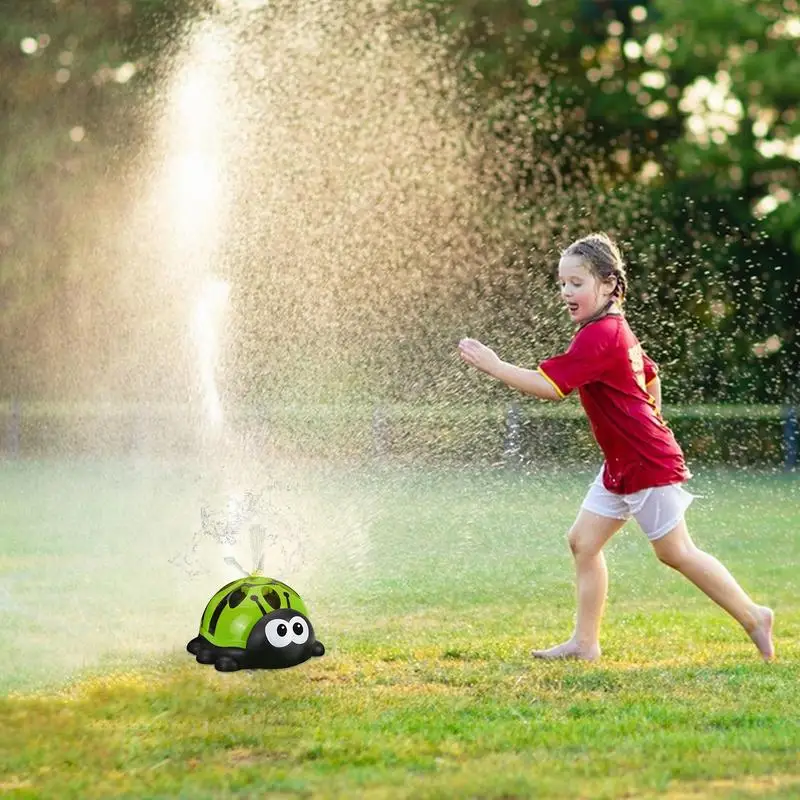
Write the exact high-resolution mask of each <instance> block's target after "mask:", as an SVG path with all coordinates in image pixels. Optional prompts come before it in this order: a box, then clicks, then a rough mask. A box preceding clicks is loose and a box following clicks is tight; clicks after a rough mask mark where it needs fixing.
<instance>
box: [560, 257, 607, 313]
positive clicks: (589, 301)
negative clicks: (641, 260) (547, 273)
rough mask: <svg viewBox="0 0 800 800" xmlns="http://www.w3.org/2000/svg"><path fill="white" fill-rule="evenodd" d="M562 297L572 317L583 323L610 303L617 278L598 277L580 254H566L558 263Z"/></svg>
mask: <svg viewBox="0 0 800 800" xmlns="http://www.w3.org/2000/svg"><path fill="white" fill-rule="evenodd" d="M558 280H559V283H560V284H561V297H562V299H563V300H564V302H565V303H566V304H567V311H569V316H570V319H572V321H573V322H577V323H581V322H585V321H586V320H587V319H590V318H591V317H593V316H594V315H595V314H597V313H598V312H599V311H600V309H602V308H603V307H604V306H605V305H606V303H608V301H609V298H610V297H611V295H612V293H613V291H614V288H615V287H616V283H617V282H616V280H615V279H614V278H613V277H611V278H608V279H606V280H602V279H600V278H598V277H597V276H596V275H595V274H594V273H593V272H592V271H591V270H590V269H589V268H588V267H586V266H585V262H584V260H583V259H582V258H580V257H579V256H564V257H563V258H562V259H561V261H560V262H559V264H558Z"/></svg>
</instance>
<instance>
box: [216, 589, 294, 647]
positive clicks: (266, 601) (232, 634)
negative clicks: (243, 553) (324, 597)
mask: <svg viewBox="0 0 800 800" xmlns="http://www.w3.org/2000/svg"><path fill="white" fill-rule="evenodd" d="M279 608H291V609H293V610H294V611H299V612H300V613H301V614H303V616H305V617H306V618H307V617H308V610H307V609H306V606H305V603H303V601H302V599H301V598H300V595H299V594H297V592H296V591H295V590H294V589H292V588H291V586H287V585H286V584H285V583H282V582H281V581H276V580H274V579H272V578H266V577H262V576H260V575H248V576H247V577H246V578H239V579H238V580H235V581H231V583H228V584H226V585H225V586H223V587H222V588H221V589H220V590H219V591H218V592H217V593H216V594H215V595H214V596H213V597H212V598H211V600H209V601H208V605H207V606H206V608H205V611H203V616H202V618H201V619H200V635H201V636H205V638H206V639H208V641H209V642H211V644H215V645H217V647H241V648H245V647H246V646H247V637H248V636H249V635H250V631H251V630H252V629H253V626H254V625H255V624H256V622H258V621H259V620H260V619H261V618H262V617H264V615H265V614H269V613H270V612H272V611H277V610H278V609H279Z"/></svg>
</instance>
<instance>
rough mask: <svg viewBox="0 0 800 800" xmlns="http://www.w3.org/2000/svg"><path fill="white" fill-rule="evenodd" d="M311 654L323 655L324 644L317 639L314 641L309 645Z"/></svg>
mask: <svg viewBox="0 0 800 800" xmlns="http://www.w3.org/2000/svg"><path fill="white" fill-rule="evenodd" d="M311 655H312V656H324V655H325V645H324V644H322V642H321V641H320V640H319V639H317V641H316V642H314V644H313V645H312V646H311Z"/></svg>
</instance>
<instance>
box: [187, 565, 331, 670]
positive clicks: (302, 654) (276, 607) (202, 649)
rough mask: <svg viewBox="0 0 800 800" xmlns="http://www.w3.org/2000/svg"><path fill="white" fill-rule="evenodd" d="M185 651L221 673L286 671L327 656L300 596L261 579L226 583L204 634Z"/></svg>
mask: <svg viewBox="0 0 800 800" xmlns="http://www.w3.org/2000/svg"><path fill="white" fill-rule="evenodd" d="M186 649H187V650H188V651H189V652H190V653H191V654H192V655H193V656H195V658H196V659H197V661H198V663H200V664H213V665H214V666H215V667H216V669H218V670H219V671H220V672H234V671H236V670H238V669H284V668H286V667H294V666H296V665H297V664H302V663H303V662H304V661H308V659H309V658H312V657H314V656H321V655H323V654H324V653H325V646H324V645H323V644H322V642H320V641H317V639H316V637H315V636H314V628H313V626H312V625H311V622H310V620H309V619H308V611H307V609H306V606H305V604H304V603H303V601H302V599H301V598H300V595H298V594H297V592H295V591H294V589H292V588H291V587H290V586H287V585H286V584H285V583H282V582H281V581H277V580H274V579H272V578H266V577H262V576H260V575H257V574H254V575H248V576H247V577H245V578H239V579H238V580H235V581H232V582H231V583H228V584H226V585H225V586H223V587H222V588H221V589H220V590H219V591H218V592H217V593H216V594H215V595H214V596H213V597H212V598H211V600H209V601H208V605H207V606H206V607H205V610H204V611H203V616H202V617H201V619H200V633H199V635H198V636H195V638H194V639H192V640H191V641H190V642H189V643H188V644H187V645H186Z"/></svg>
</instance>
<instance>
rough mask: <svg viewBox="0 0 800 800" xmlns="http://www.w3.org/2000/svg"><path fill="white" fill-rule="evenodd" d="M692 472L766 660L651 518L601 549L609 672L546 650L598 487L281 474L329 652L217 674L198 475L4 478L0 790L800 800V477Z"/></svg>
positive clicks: (112, 467)
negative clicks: (657, 547)
mask: <svg viewBox="0 0 800 800" xmlns="http://www.w3.org/2000/svg"><path fill="white" fill-rule="evenodd" d="M696 471H697V472H699V475H698V477H697V478H696V479H695V480H694V481H693V483H692V486H691V488H692V489H693V491H694V492H695V493H697V494H701V495H703V498H702V499H700V500H698V501H697V502H696V503H695V505H694V506H693V508H692V509H691V510H690V512H689V517H688V518H689V523H690V529H691V530H692V533H693V535H694V537H695V539H696V541H697V542H698V544H700V545H701V546H703V547H704V548H705V549H708V550H710V551H711V552H713V553H714V554H716V555H717V556H718V557H720V558H721V560H723V562H724V563H725V564H726V565H727V566H728V567H729V568H730V569H731V571H732V572H733V573H734V574H735V575H736V576H737V577H738V578H739V580H740V582H741V583H742V584H743V585H744V587H745V588H746V589H747V590H748V591H750V592H751V593H752V594H753V595H754V597H755V598H756V599H757V600H759V601H761V602H764V603H767V604H769V605H772V606H773V607H774V608H775V610H776V612H777V624H776V637H777V645H778V660H777V662H776V663H774V664H771V665H765V664H763V663H761V662H760V661H759V659H758V658H757V654H756V652H755V649H754V648H753V646H752V645H751V644H750V642H749V640H748V639H747V637H746V636H745V635H744V633H743V632H742V631H741V630H740V629H739V628H738V626H737V625H736V624H735V623H734V622H733V621H732V620H730V619H729V618H728V617H727V616H726V615H725V614H724V613H723V612H721V611H720V610H719V609H718V608H717V607H716V606H714V605H713V604H712V603H711V602H710V601H709V600H707V599H706V598H705V597H704V596H702V595H701V594H699V593H698V592H697V590H696V589H694V587H692V586H691V585H689V584H688V583H687V582H685V581H684V579H682V578H681V577H680V576H678V575H676V574H675V573H673V572H671V571H669V570H668V569H666V568H665V567H663V566H662V565H660V564H659V563H658V562H657V561H656V559H655V558H654V557H653V556H652V554H651V552H650V549H649V545H648V544H647V542H646V541H645V540H644V537H643V536H642V535H641V533H640V532H639V531H638V529H637V528H636V527H635V525H633V524H631V525H630V526H628V527H626V528H625V529H624V530H623V531H622V532H621V533H620V534H618V536H617V537H615V539H614V540H612V542H611V543H610V545H609V547H608V550H607V555H608V561H609V568H610V573H611V592H610V599H609V607H608V611H607V614H606V619H605V624H604V631H603V642H602V643H603V648H604V658H603V661H602V662H601V663H600V664H599V665H586V664H579V663H557V664H546V663H540V662H533V661H531V659H530V658H529V656H528V652H529V650H530V648H531V646H532V645H534V644H535V645H548V644H552V643H555V642H556V641H559V640H560V639H561V638H563V637H564V636H566V635H567V634H568V633H569V631H570V627H571V622H572V614H573V611H574V599H573V591H574V589H573V579H572V567H571V563H570V557H569V555H568V552H567V549H566V546H565V543H564V533H565V531H566V529H567V528H568V526H569V524H570V522H571V521H572V519H573V518H574V514H575V512H576V510H577V507H578V505H579V502H580V499H581V497H582V495H583V492H584V490H585V487H586V485H587V483H588V481H589V480H590V479H591V477H592V475H591V473H590V472H575V471H573V472H560V471H555V470H550V471H545V470H543V471H541V472H531V473H513V472H507V471H503V470H482V471H479V470H470V469H463V470H456V469H452V470H444V469H441V470H436V471H423V470H411V469H399V468H392V467H388V466H384V467H380V468H376V469H374V470H369V471H367V470H361V469H356V468H351V469H344V468H342V469H339V470H338V471H337V470H333V469H322V468H320V467H318V466H317V467H313V468H311V467H309V468H305V469H298V470H289V469H286V470H283V471H282V472H281V473H280V475H278V476H277V479H276V472H275V470H274V469H272V470H271V471H270V473H269V475H270V478H271V480H273V484H272V486H273V489H271V490H270V491H271V492H272V494H273V495H274V496H275V497H277V496H278V495H280V497H281V498H282V500H281V503H282V509H283V512H284V513H285V514H289V516H290V517H291V516H292V515H294V516H293V519H294V520H295V522H296V523H297V524H296V526H295V528H294V530H295V532H296V533H297V535H301V536H304V537H305V540H304V546H305V558H304V566H303V569H302V570H300V571H299V572H298V573H297V575H296V579H293V577H292V576H285V577H288V578H289V582H290V583H292V584H293V585H294V586H295V588H297V589H298V590H300V591H301V594H303V597H304V599H305V600H306V601H307V602H308V604H309V606H310V608H311V616H312V621H313V623H314V625H315V628H316V629H317V633H318V636H319V638H320V639H321V640H322V641H323V642H324V643H325V645H326V647H327V648H328V652H327V653H326V655H325V656H324V657H323V658H321V659H316V660H314V661H313V662H309V663H306V664H304V665H302V666H300V667H297V668H294V669H291V670H286V671H282V672H270V671H256V672H243V673H235V674H219V673H216V672H215V671H214V670H213V668H207V667H201V666H199V665H197V664H195V663H194V661H193V660H192V659H191V658H190V657H189V656H188V654H186V653H185V652H184V651H183V647H184V645H185V642H186V641H188V639H189V638H191V637H192V636H193V635H194V633H195V629H196V626H197V621H198V618H199V614H200V612H201V611H202V606H203V604H204V602H205V600H207V599H208V597H210V596H211V594H213V592H214V590H215V589H216V588H217V587H218V585H219V584H220V583H221V582H222V580H221V578H222V574H221V573H220V574H219V575H216V574H212V575H207V576H199V577H197V578H188V577H187V576H186V575H185V574H183V573H181V572H180V570H176V568H175V567H174V566H172V565H170V564H169V563H168V559H169V557H170V556H172V555H173V554H174V553H175V552H178V551H180V550H181V549H184V550H185V548H186V546H187V543H188V541H189V539H190V533H191V531H192V530H194V528H196V527H197V525H196V519H195V518H196V516H197V512H198V508H199V503H200V502H202V500H203V499H204V498H206V497H207V496H208V492H209V491H211V490H212V489H211V488H209V485H208V483H207V482H205V480H204V479H203V478H201V477H199V475H198V474H195V473H193V472H192V471H191V470H189V469H188V468H185V467H181V466H179V465H177V466H176V465H154V464H139V465H131V464H127V465H126V464H116V463H113V462H108V463H99V462H86V463H69V464H66V463H60V462H49V463H46V462H29V463H23V464H5V465H3V466H2V469H0V480H2V490H3V492H2V497H3V504H2V506H0V535H2V542H3V548H2V555H0V581H2V582H0V602H1V603H2V604H0V615H1V616H2V622H3V629H4V635H5V644H6V649H5V650H6V652H5V654H4V655H5V658H4V661H3V666H2V668H0V678H1V679H2V686H3V687H4V689H5V692H6V697H5V698H4V699H3V700H0V794H8V795H9V796H13V797H43V798H49V797H59V798H62V797H64V798H72V797H75V798H95V797H98V798H99V797H129V798H161V797H164V798H166V797H186V798H229V797H252V798H263V797H270V798H272V797H274V798H290V797H341V798H361V797H363V798H428V797H430V798H434V797H436V798H455V797H470V798H473V797H475V798H480V797H486V798H489V797H493V798H501V797H503V798H516V797H519V798H527V797H563V798H575V797H592V798H602V797H608V798H618V797H637V798H639V797H669V798H684V797H686V798H689V797H691V798H698V797H714V798H733V797H741V798H745V797H799V796H800V768H798V764H797V760H798V759H797V755H798V742H800V722H799V718H798V714H797V708H798V707H800V689H798V686H800V667H798V656H799V655H800V600H799V599H798V580H797V577H796V564H797V563H798V560H799V559H798V556H800V543H798V540H797V521H798V507H799V506H800V503H799V502H798V501H799V500H800V481H798V479H797V476H793V475H781V474H765V473H746V472H725V471H716V472H713V473H712V472H705V471H703V470H697V469H696ZM276 487H277V488H276ZM273 490H274V491H273ZM276 502H277V501H276ZM284 522H285V521H284ZM291 522H292V520H291V519H290V521H289V527H290V528H291ZM207 557H208V558H210V559H211V560H212V561H213V560H216V561H219V560H220V559H219V558H218V554H217V553H214V552H213V549H212V551H211V552H210V554H207ZM3 588H5V593H3V592H2V590H3Z"/></svg>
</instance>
